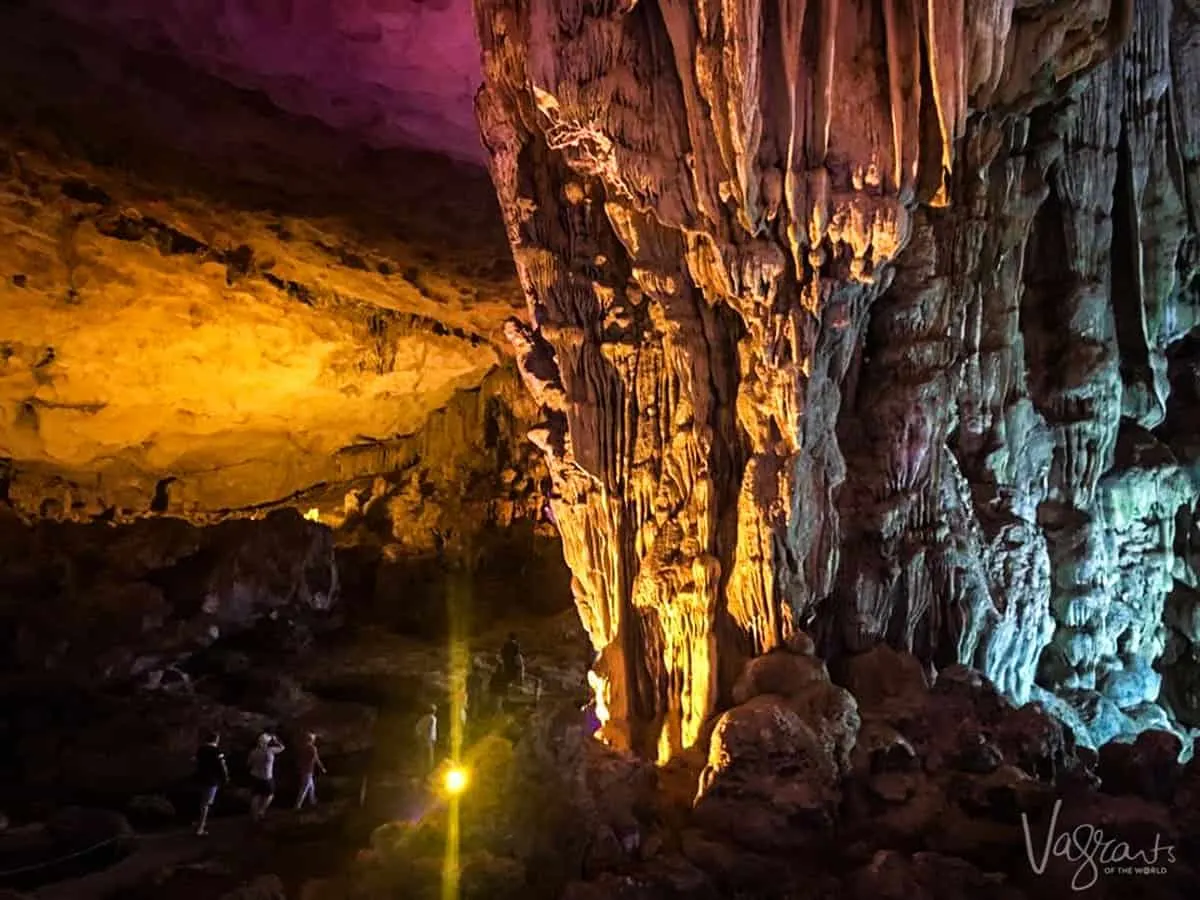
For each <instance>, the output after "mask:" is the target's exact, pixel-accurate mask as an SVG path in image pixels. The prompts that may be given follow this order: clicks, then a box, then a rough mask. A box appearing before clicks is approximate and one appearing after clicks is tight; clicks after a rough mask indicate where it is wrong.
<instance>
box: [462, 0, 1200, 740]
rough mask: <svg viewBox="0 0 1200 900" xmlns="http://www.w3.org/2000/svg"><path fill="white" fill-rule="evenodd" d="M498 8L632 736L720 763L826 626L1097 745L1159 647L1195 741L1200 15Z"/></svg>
mask: <svg viewBox="0 0 1200 900" xmlns="http://www.w3.org/2000/svg"><path fill="white" fill-rule="evenodd" d="M476 12H477V16H478V24H479V32H480V36H481V41H482V45H483V52H484V78H485V88H484V90H483V91H482V92H481V94H480V97H479V100H478V111H479V116H480V121H481V126H482V131H483V136H484V142H485V144H486V145H487V148H488V151H489V153H490V156H491V171H492V177H493V181H494V183H495V186H496V189H497V192H498V195H499V197H500V202H501V207H502V210H503V213H504V217H505V223H506V226H507V229H508V238H509V241H510V243H511V244H512V247H513V252H514V256H515V259H516V263H517V268H518V272H519V274H520V277H521V281H522V284H523V286H524V288H525V292H526V296H527V301H528V307H529V311H528V317H527V318H526V319H524V320H520V321H517V320H514V321H512V322H510V324H509V326H508V336H509V338H510V340H511V341H512V343H513V344H514V346H515V347H516V349H517V354H518V358H519V361H520V364H521V367H522V371H523V374H524V376H525V379H526V382H527V384H528V386H529V389H530V390H531V392H532V393H533V395H534V397H535V399H536V400H537V402H538V403H539V404H540V405H541V408H542V416H543V420H544V424H543V425H542V426H540V427H539V428H537V429H535V431H534V432H533V434H532V435H531V436H532V437H533V439H534V440H535V441H536V442H537V443H538V444H539V445H540V446H541V447H542V448H543V449H544V451H545V454H546V458H547V461H548V464H549V467H550V470H551V473H552V476H553V479H554V490H555V494H556V496H555V498H554V500H553V510H554V515H555V517H556V520H557V522H558V526H559V529H560V531H561V534H562V538H563V546H564V552H565V555H566V558H567V562H568V564H569V565H570V567H571V569H572V572H573V574H574V581H573V589H574V593H575V598H576V603H577V605H578V607H579V609H580V612H581V615H582V617H583V619H584V623H585V625H586V627H587V628H588V631H589V633H590V634H591V637H592V640H593V643H594V644H595V646H596V648H597V650H598V659H597V662H596V666H595V672H596V674H595V678H594V682H595V684H596V685H597V690H598V694H599V699H600V701H601V704H600V705H601V706H602V707H603V710H604V712H605V714H606V716H607V722H606V725H605V733H606V735H607V736H608V738H609V739H610V740H612V741H613V742H614V743H617V744H619V745H624V746H631V747H633V748H635V749H636V750H638V751H639V752H641V753H644V754H653V753H656V752H657V753H658V755H659V756H660V757H662V756H669V755H672V754H674V753H677V752H678V751H680V750H681V749H683V748H686V747H689V746H693V745H695V744H697V743H698V742H699V740H700V738H701V737H702V735H703V734H704V731H705V726H706V723H707V722H709V721H710V716H711V715H712V714H713V713H714V712H715V711H716V710H717V709H718V708H720V707H721V706H722V705H727V703H728V701H729V699H730V691H731V688H732V686H733V682H734V679H735V678H736V676H737V673H738V672H739V671H740V668H741V665H742V663H743V661H744V659H745V658H747V657H752V656H754V655H757V654H761V653H763V652H765V651H768V650H771V649H772V648H776V647H780V646H781V645H783V644H784V643H785V642H786V641H787V640H788V639H789V636H791V635H793V634H795V633H796V632H797V630H798V629H800V628H801V627H805V628H807V629H808V630H810V631H812V632H813V633H814V634H815V636H816V638H817V643H818V646H819V649H820V650H821V651H822V652H823V653H824V654H826V655H828V656H831V657H836V656H837V655H838V654H840V653H843V652H846V651H861V650H864V649H866V648H868V647H870V646H872V645H874V644H876V643H878V642H887V643H890V644H892V645H893V646H895V647H898V648H902V649H906V650H911V651H913V652H915V653H916V654H917V655H918V657H920V658H921V659H923V660H925V661H926V662H927V663H928V664H930V665H932V666H935V667H938V668H942V667H946V666H949V665H952V664H955V663H965V664H968V665H972V666H975V667H978V668H979V669H981V670H982V671H983V672H985V673H986V674H987V675H988V676H989V677H990V678H992V679H993V680H994V681H995V682H996V683H997V684H998V685H999V686H1000V687H1001V689H1002V690H1004V691H1005V692H1006V693H1007V694H1009V695H1010V696H1012V697H1013V698H1015V699H1016V700H1018V701H1020V702H1023V701H1025V700H1027V699H1030V698H1033V697H1037V698H1041V699H1043V700H1044V701H1045V702H1046V703H1048V704H1051V705H1053V706H1055V708H1056V709H1057V710H1058V712H1059V713H1060V715H1062V716H1063V717H1065V718H1066V719H1067V720H1068V721H1069V722H1071V723H1072V724H1074V725H1075V727H1076V729H1077V730H1078V731H1079V732H1080V737H1081V740H1084V741H1096V742H1102V741H1104V740H1106V739H1108V738H1110V737H1113V736H1117V735H1123V734H1124V735H1127V734H1132V733H1135V732H1137V731H1139V730H1140V729H1141V728H1143V727H1145V726H1146V725H1149V724H1152V723H1154V722H1158V723H1159V724H1162V723H1163V722H1164V721H1165V716H1164V715H1163V713H1162V710H1161V708H1160V707H1159V706H1157V705H1156V703H1157V702H1158V701H1159V699H1160V690H1159V687H1160V684H1159V682H1160V677H1161V675H1162V673H1161V672H1160V671H1158V670H1157V669H1156V668H1155V665H1156V662H1158V661H1159V660H1160V659H1161V660H1162V661H1163V665H1164V666H1166V665H1167V663H1172V664H1173V666H1171V667H1167V668H1166V672H1167V675H1166V678H1167V681H1168V686H1169V687H1171V686H1172V685H1174V687H1173V688H1172V690H1174V693H1173V694H1172V696H1173V697H1174V698H1175V699H1174V700H1173V701H1171V702H1172V703H1174V704H1175V705H1176V706H1178V707H1179V708H1180V709H1181V710H1182V709H1185V708H1186V709H1188V710H1189V711H1187V712H1186V713H1185V712H1182V711H1181V712H1179V713H1178V715H1179V716H1180V717H1181V718H1185V717H1190V719H1191V720H1192V721H1195V720H1196V718H1195V717H1196V713H1195V712H1194V710H1193V708H1192V707H1191V704H1192V703H1194V699H1191V698H1195V697H1196V696H1197V688H1196V685H1197V683H1200V681H1198V679H1197V677H1196V675H1195V674H1194V673H1195V671H1196V663H1195V661H1194V660H1195V656H1194V654H1195V652H1196V651H1195V649H1194V648H1195V647H1196V645H1195V643H1194V627H1193V625H1194V622H1195V610H1194V606H1195V597H1196V594H1195V590H1196V586H1197V576H1196V570H1195V565H1196V558H1197V553H1196V551H1195V540H1196V535H1195V525H1194V522H1195V517H1196V514H1195V510H1196V506H1197V497H1198V495H1200V488H1198V483H1197V480H1196V471H1197V470H1196V460H1197V454H1196V447H1197V444H1196V440H1195V433H1196V424H1195V423H1196V422H1197V418H1196V413H1197V408H1196V406H1195V405H1194V402H1195V399H1196V394H1197V388H1196V381H1195V380H1196V372H1197V368H1196V367H1197V362H1198V358H1197V354H1196V351H1195V341H1194V338H1192V337H1188V335H1189V332H1192V331H1193V329H1194V327H1195V325H1196V324H1197V322H1198V321H1200V320H1198V318H1197V315H1198V310H1200V297H1198V295H1197V286H1198V283H1200V282H1198V281H1197V278H1196V271H1197V268H1198V265H1200V258H1198V257H1197V251H1196V247H1197V227H1196V226H1197V219H1196V215H1197V213H1196V209H1197V203H1200V182H1198V181H1197V178H1198V174H1200V168H1198V154H1200V151H1198V150H1197V139H1196V134H1197V128H1200V97H1198V96H1197V93H1196V90H1197V89H1196V75H1197V71H1198V70H1197V66H1198V65H1200V8H1198V7H1197V6H1196V4H1195V3H1194V2H1191V0H1111V2H1109V0H1104V2H1094V3H1085V2H1075V3H1041V2H1023V3H1012V2H1002V0H996V2H990V0H989V2H982V3H962V2H960V0H938V2H934V3H929V4H922V3H917V2H909V0H853V2H840V0H810V2H805V0H778V2H774V0H754V2H745V3H724V4H722V3H716V2H709V0H695V2H683V0H657V2H651V0H643V2H640V3H638V2H636V0H625V2H613V3H590V2H583V0H561V2H550V0H530V2H522V3H516V2H511V0H477V2H476ZM1177 527H1180V531H1179V532H1178V533H1177V531H1176V529H1177ZM1168 596H1169V597H1170V598H1171V603H1170V604H1169V605H1166V602H1167V599H1168ZM1164 610H1166V611H1167V614H1166V617H1165V618H1164ZM1168 647H1169V648H1170V651H1169V654H1168V656H1167V657H1163V656H1162V654H1163V652H1164V649H1165V648H1168ZM1179 667H1183V668H1182V669H1181V670H1180V671H1181V674H1180V675H1178V676H1175V675H1173V674H1172V672H1173V671H1174V669H1175V668H1179Z"/></svg>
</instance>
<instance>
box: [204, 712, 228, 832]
mask: <svg viewBox="0 0 1200 900" xmlns="http://www.w3.org/2000/svg"><path fill="white" fill-rule="evenodd" d="M196 783H197V784H199V786H200V821H199V822H198V823H197V824H196V834H197V835H198V836H200V837H203V836H204V835H206V834H208V811H209V810H210V809H212V805H213V803H215V802H216V799H217V792H218V791H219V790H220V789H221V788H222V787H223V786H224V785H226V784H228V783H229V767H228V766H227V765H225V754H224V753H222V752H221V735H219V734H217V733H216V732H215V731H214V732H211V733H209V735H208V736H207V737H206V738H205V741H204V743H203V744H201V745H200V748H199V749H198V750H197V751H196Z"/></svg>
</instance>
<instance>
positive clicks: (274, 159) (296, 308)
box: [0, 4, 520, 520]
mask: <svg viewBox="0 0 1200 900" xmlns="http://www.w3.org/2000/svg"><path fill="white" fill-rule="evenodd" d="M310 5H311V4H310ZM34 6H35V7H36V5H34ZM135 6H136V4H92V5H91V7H90V8H91V9H92V11H93V12H94V13H95V14H97V15H101V14H106V13H107V14H112V15H117V14H118V13H119V12H121V10H124V11H125V12H128V13H130V14H131V15H132V14H133V13H134V12H136V10H135V9H134V7H135ZM232 6H233V5H232V4H230V8H231V10H232ZM185 7H186V9H185ZM162 11H163V12H164V13H165V12H166V9H165V8H163V10H162ZM177 11H178V12H180V14H181V15H182V14H183V12H187V13H188V15H192V14H197V15H198V19H197V20H196V21H203V20H204V19H205V10H204V9H202V8H201V7H200V6H197V5H195V4H180V5H179V9H178V10H177ZM210 12H211V10H210ZM268 12H269V11H268V10H266V9H265V7H264V9H263V11H262V15H267V14H268ZM299 12H300V9H299V7H297V14H299ZM231 14H232V12H231ZM422 15H425V16H427V17H432V18H433V19H436V18H437V15H436V14H435V11H433V10H431V9H427V10H426V12H425V13H423V14H422ZM218 18H219V17H218ZM252 18H253V17H252ZM194 24H195V23H193V22H191V20H186V21H185V20H183V19H180V20H178V21H177V22H176V23H175V27H178V28H180V29H184V30H187V31H189V32H190V33H192V34H194V35H195V36H199V32H198V31H196V29H195V28H193V27H192V26H193V25H194ZM252 24H253V22H251V23H250V25H252ZM247 27H249V25H248V26H247ZM137 31H138V29H131V30H129V33H128V34H125V37H126V38H128V39H129V40H130V41H131V42H133V43H134V44H136V43H137V41H135V40H134V37H135V32H137ZM468 36H469V34H468ZM426 43H427V44H428V43H430V42H429V41H427V42H426ZM161 49H162V48H159V50H161ZM243 49H244V50H245V51H246V52H252V51H253V47H252V46H251V47H247V48H243ZM264 59H266V57H265V56H264ZM360 74H361V76H362V77H363V78H364V79H365V77H366V74H367V73H360ZM393 74H394V75H395V76H396V77H403V73H393ZM363 83H364V84H365V83H366V81H364V82H363ZM360 140H361V136H360V135H358V134H356V133H355V132H353V130H349V131H348V132H337V131H334V130H332V129H330V128H329V127H326V126H325V125H323V124H321V123H320V122H317V121H315V120H313V119H304V118H299V117H289V116H288V115H287V114H285V113H283V112H281V111H280V110H279V109H278V108H276V107H273V106H272V105H271V104H270V103H269V102H267V101H266V100H265V99H264V98H263V97H262V96H261V95H257V94H254V93H251V92H248V91H242V90H237V89H235V88H234V87H232V86H230V85H229V84H227V83H225V82H222V81H220V80H218V79H216V78H214V77H212V76H210V75H206V74H204V73H203V72H202V71H197V70H195V69H192V68H190V67H189V66H188V65H187V64H186V63H184V62H182V61H180V59H179V58H177V57H173V56H169V55H164V54H162V53H161V52H151V51H149V50H144V49H131V48H130V47H128V46H125V45H123V44H121V43H118V42H117V41H116V39H115V38H111V37H109V36H106V35H105V34H104V33H103V32H101V33H93V32H92V31H89V30H88V29H86V28H83V27H80V26H77V25H73V24H71V23H70V22H69V21H66V20H63V19H59V18H56V17H54V16H52V15H50V14H48V13H44V12H41V11H40V10H39V9H38V8H27V7H26V6H25V5H24V4H17V5H16V6H15V7H14V6H12V5H10V4H5V7H4V9H3V11H0V236H2V237H3V240H0V459H6V460H11V463H10V464H8V465H6V466H5V467H4V468H3V469H0V486H2V487H0V494H2V495H3V497H5V498H6V499H7V500H8V501H9V502H10V503H12V504H14V505H15V506H16V507H17V508H18V509H19V510H20V511H21V512H22V513H24V514H26V515H28V516H34V517H43V518H60V517H70V518H76V519H86V518H91V517H94V516H99V515H104V516H107V517H110V518H115V519H118V520H120V519H129V518H134V517H137V516H142V515H146V514H149V513H161V512H167V513H170V514H174V515H183V516H187V517H189V518H192V519H193V520H203V519H205V518H206V517H212V516H216V515H220V514H223V513H227V512H229V511H235V512H238V511H240V512H245V511H249V510H253V509H255V508H259V507H262V506H264V505H268V504H271V503H277V502H279V501H281V500H285V499H293V500H295V501H296V502H297V503H300V502H303V498H302V497H300V498H298V497H297V496H296V495H298V494H301V493H302V492H304V491H307V490H308V489H310V488H312V487H313V486H314V485H319V484H340V483H350V482H354V481H356V480H360V479H364V478H366V479H368V480H369V479H370V478H371V477H373V476H374V475H377V474H390V473H392V472H393V471H394V466H393V462H394V461H396V460H397V459H400V460H401V461H402V462H403V459H404V457H405V456H406V454H407V455H408V456H409V457H411V445H412V444H413V436H414V435H419V433H420V432H421V430H422V429H423V428H424V427H425V426H426V424H427V422H428V421H429V417H430V414H431V413H432V412H434V411H436V410H445V409H447V408H448V407H450V406H454V407H455V408H462V407H464V406H470V405H471V404H470V402H469V401H470V399H471V396H473V395H475V394H476V393H477V392H478V391H479V390H480V387H481V385H482V384H483V382H484V380H485V378H486V377H487V376H488V374H489V373H492V372H495V371H496V370H497V368H498V367H500V366H503V365H505V364H506V362H505V361H506V359H507V358H508V354H509V351H508V344H507V342H506V341H505V340H504V338H503V333H502V324H503V321H504V319H505V317H506V316H508V315H511V314H512V312H513V311H514V310H516V309H518V308H519V305H520V289H519V286H518V285H517V284H516V282H515V280H514V279H513V277H512V264H511V261H510V260H509V258H508V257H509V252H508V249H507V247H506V246H505V243H504V238H503V230H502V227H501V226H500V224H499V222H498V221H497V216H496V213H495V200H494V194H493V193H492V191H491V189H490V185H489V184H488V181H487V178H486V175H485V174H484V173H482V172H481V171H480V170H478V169H477V168H475V167H471V166H463V165H457V164H453V163H451V162H449V161H447V160H445V159H439V158H436V157H433V156H431V155H428V154H424V155H423V154H418V153H413V152H408V151H398V150H386V149H384V150H370V149H367V148H364V147H363V146H362V144H361V143H360ZM132 173H136V175H135V174H132ZM501 381H503V379H501ZM492 383H498V382H496V381H495V380H493V382H492ZM486 402H487V401H486V399H485V400H481V401H479V404H478V405H480V407H481V408H483V407H484V406H485V405H486ZM443 418H444V416H443ZM419 441H420V439H419V438H418V443H419Z"/></svg>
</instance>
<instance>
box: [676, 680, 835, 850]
mask: <svg viewBox="0 0 1200 900" xmlns="http://www.w3.org/2000/svg"><path fill="white" fill-rule="evenodd" d="M838 779H839V764H838V761H837V760H836V759H835V758H834V756H833V755H832V754H831V753H830V751H829V749H828V745H827V743H826V742H824V741H822V739H821V738H820V737H819V736H818V734H817V732H816V730H815V729H814V728H812V727H810V725H809V724H808V723H807V722H806V721H805V720H804V719H803V718H802V717H801V715H800V714H799V713H798V712H797V711H796V710H795V709H794V708H793V707H792V706H791V705H790V703H789V701H788V700H786V699H785V698H783V697H779V696H775V695H771V694H764V695H761V696H758V697H755V698H753V699H752V700H750V701H749V702H747V703H744V704H742V705H740V706H735V707H734V708H733V709H731V710H729V711H728V712H726V713H725V714H724V715H722V716H721V718H720V719H719V720H718V722H717V725H716V728H715V730H714V731H713V735H712V743H711V745H710V748H709V758H708V765H707V766H706V767H705V769H704V772H703V773H702V775H701V778H700V786H699V791H698V793H697V799H696V805H695V814H696V819H697V821H698V822H700V823H701V824H702V825H704V826H705V827H707V828H709V829H710V830H712V831H714V832H716V833H720V834H722V835H723V836H725V837H726V838H728V839H729V840H732V841H734V842H736V843H738V844H740V845H742V846H745V847H748V848H751V849H754V850H764V851H769V850H782V849H786V848H789V847H797V846H803V845H806V844H809V843H811V842H812V840H813V839H814V838H815V837H818V836H823V835H825V834H826V833H827V832H828V830H829V829H830V828H831V827H832V825H833V822H834V819H835V816H836V810H837V804H838V801H839V799H840V794H839V792H838V787H837V784H838Z"/></svg>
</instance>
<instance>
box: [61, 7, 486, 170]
mask: <svg viewBox="0 0 1200 900" xmlns="http://www.w3.org/2000/svg"><path fill="white" fill-rule="evenodd" d="M54 6H55V7H56V8H58V9H59V10H61V11H63V12H64V13H66V14H67V15H69V16H70V17H72V18H74V19H77V20H79V21H83V22H88V23H92V24H97V25H100V26H102V27H104V28H105V29H107V30H109V31H111V32H113V33H115V34H117V35H119V36H120V38H121V39H122V40H123V41H125V42H128V43H129V44H131V45H133V46H135V47H139V48H143V49H152V50H156V51H159V52H162V51H167V52H170V53H172V55H177V56H179V57H181V58H183V59H186V60H188V61H189V62H190V63H192V64H193V65H196V66H197V67H198V68H200V69H202V70H204V71H206V72H209V73H210V74H212V75H215V76H217V77H219V78H221V79H223V80H226V81H229V82H231V83H233V84H236V85H238V86H239V87H245V88H251V89H254V90H260V91H262V92H263V93H264V94H265V95H266V96H267V97H269V98H270V99H271V102H272V103H274V104H275V105H277V106H279V107H280V108H281V109H284V110H286V111H287V112H289V113H293V114H295V115H303V116H312V117H313V118H316V119H320V120H321V121H323V122H325V123H327V124H328V125H330V126H332V127H334V128H336V129H337V130H339V131H342V132H346V133H349V134H353V135H355V136H356V137H358V138H359V139H360V140H362V141H364V142H365V143H368V144H370V145H371V146H377V147H393V146H418V147H431V148H434V149H437V150H440V151H442V152H444V153H447V154H449V155H451V156H453V157H456V158H459V159H465V160H470V161H472V162H481V161H482V160H483V148H482V147H481V146H480V143H479V130H478V128H477V127H476V124H475V115H474V107H473V99H474V96H475V91H476V89H477V88H478V87H479V81H480V73H479V46H478V44H477V42H476V40H475V31H474V27H473V23H472V19H471V4H470V2H469V0H354V2H346V0H200V2H196V0H169V2H165V3H164V2H159V0H101V2H94V0H55V3H54Z"/></svg>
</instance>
